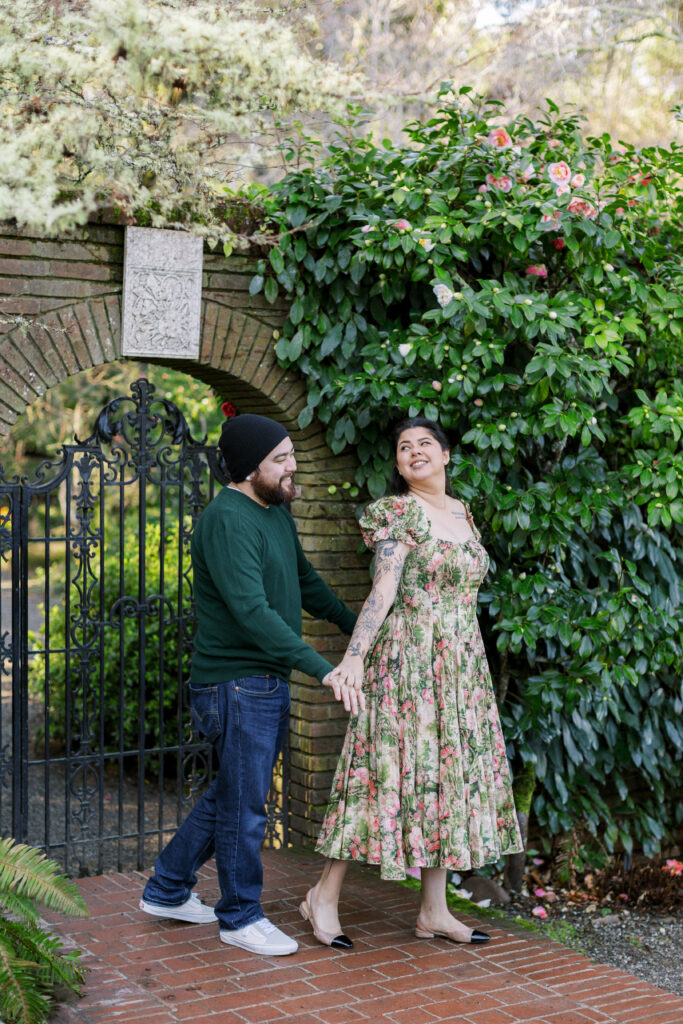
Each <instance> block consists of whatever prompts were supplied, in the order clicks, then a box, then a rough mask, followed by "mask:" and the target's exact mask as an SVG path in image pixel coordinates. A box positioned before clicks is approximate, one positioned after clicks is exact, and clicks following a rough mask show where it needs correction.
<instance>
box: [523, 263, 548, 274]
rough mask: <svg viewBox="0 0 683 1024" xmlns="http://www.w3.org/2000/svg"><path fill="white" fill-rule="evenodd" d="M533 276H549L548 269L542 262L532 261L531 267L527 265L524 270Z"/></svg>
mask: <svg viewBox="0 0 683 1024" xmlns="http://www.w3.org/2000/svg"><path fill="white" fill-rule="evenodd" d="M524 273H525V274H528V275H529V276H531V277H547V276H548V271H547V269H546V268H545V267H544V265H543V264H542V263H532V264H531V266H530V267H527V268H526V270H525V271H524Z"/></svg>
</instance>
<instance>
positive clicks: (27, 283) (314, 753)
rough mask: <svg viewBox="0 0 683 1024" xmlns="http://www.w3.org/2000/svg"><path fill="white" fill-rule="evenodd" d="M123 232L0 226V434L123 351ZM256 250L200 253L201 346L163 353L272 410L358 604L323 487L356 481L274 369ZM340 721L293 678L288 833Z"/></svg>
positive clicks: (318, 812) (336, 744)
mask: <svg viewBox="0 0 683 1024" xmlns="http://www.w3.org/2000/svg"><path fill="white" fill-rule="evenodd" d="M123 232H124V229H123V228H121V227H118V226H115V225H108V224H97V225H94V224H93V225H89V226H88V227H87V228H84V229H83V230H82V231H81V232H79V233H78V235H73V236H70V237H69V238H62V239H56V240H54V239H53V240H46V239H43V238H42V237H40V236H39V235H37V234H31V233H29V232H22V233H19V232H17V231H16V230H15V229H14V228H13V227H12V226H11V225H8V224H5V225H0V437H2V436H3V435H4V438H5V442H4V443H5V444H11V428H12V424H13V423H15V422H16V420H17V418H18V417H19V416H20V415H21V413H22V412H23V411H24V410H25V409H26V407H27V406H28V405H30V404H31V403H32V402H34V401H35V400H36V399H37V398H39V397H40V396H41V395H43V394H44V393H45V391H46V390H47V389H48V388H50V387H52V386H54V385H55V384H57V383H58V382H59V381H60V380H63V379H65V378H66V377H68V376H70V375H72V374H75V373H79V372H81V371H82V370H86V369H88V368H90V367H94V366H100V365H103V364H106V363H109V362H113V361H115V360H118V359H121V354H120V352H121V331H120V322H121V289H122V278H123V238H124V235H123ZM252 274H253V258H250V257H248V256H243V255H242V256H241V255H238V256H231V257H230V258H229V259H227V260H226V259H225V258H224V257H223V256H222V255H220V254H218V253H217V252H212V251H210V250H209V249H207V250H206V251H205V253H204V280H203V313H202V333H201V352H200V358H199V360H198V361H190V360H183V361H175V362H174V361H172V360H168V361H166V363H167V365H172V366H175V367H177V368H178V369H181V370H183V371H184V372H186V373H189V374H191V375H193V376H195V377H197V378H198V379H200V380H202V381H204V382H205V383H207V384H210V385H211V386H212V387H213V388H214V389H215V390H216V391H217V392H218V394H220V395H221V396H222V397H224V398H229V399H230V400H231V401H233V402H234V403H235V404H236V405H237V407H238V408H239V410H240V411H241V412H259V413H262V414H263V415H268V416H273V417H274V418H276V419H278V420H279V421H280V422H282V423H283V424H284V425H285V426H286V427H287V428H288V429H289V431H290V433H291V436H292V439H293V440H294V443H295V445H296V449H297V459H298V463H299V473H298V482H299V484H300V485H301V487H302V497H301V499H299V500H298V501H297V503H296V506H295V510H294V511H295V513H296V518H297V523H298V526H299V531H300V536H301V541H302V545H303V547H304V550H305V551H306V553H307V556H308V557H309V559H310V561H311V562H312V564H313V565H314V566H315V568H316V569H317V570H318V571H319V572H320V573H321V575H322V576H323V577H324V579H325V580H327V582H328V583H329V584H330V585H331V586H332V587H333V588H334V590H335V591H336V593H337V594H339V596H340V597H341V598H342V599H343V600H344V601H346V602H347V603H349V604H350V605H351V606H352V607H355V608H358V607H359V605H360V603H361V602H362V600H363V598H364V597H365V596H366V594H367V591H368V582H369V581H368V572H367V564H368V557H367V555H365V554H359V552H358V546H359V533H358V528H357V524H356V519H355V509H356V506H357V500H353V499H349V498H347V497H346V492H345V491H343V490H341V489H339V490H337V493H336V494H335V495H334V496H331V495H330V494H329V491H328V487H329V486H330V484H333V483H334V484H337V485H339V484H340V483H341V482H342V481H343V480H345V479H352V477H353V473H354V470H355V462H354V459H353V457H352V456H350V455H343V456H334V455H333V454H332V453H331V452H330V450H329V449H328V448H327V446H326V445H325V440H324V431H323V430H322V428H321V427H320V426H319V425H317V424H315V423H313V424H311V426H309V427H308V428H306V429H305V430H303V431H302V430H300V429H299V428H298V425H297V416H298V414H299V412H300V410H301V408H302V407H303V405H304V404H305V389H304V385H303V382H302V381H301V380H300V379H299V378H298V377H297V376H296V375H295V374H294V373H292V371H289V370H283V369H282V368H281V367H279V366H278V364H277V362H276V360H275V357H274V353H273V348H274V345H273V339H272V333H273V330H274V329H275V328H276V327H278V326H279V325H280V324H281V323H282V321H283V319H284V309H283V307H277V306H275V307H274V306H270V305H268V303H266V301H265V299H264V298H263V297H262V296H255V297H252V296H250V295H249V281H250V278H251V276H252ZM304 638H305V639H306V640H307V641H308V642H309V643H311V644H312V645H313V646H314V647H315V648H316V649H317V650H319V651H320V652H321V653H323V654H324V655H325V656H326V657H327V658H328V659H329V660H330V661H332V662H335V661H336V660H337V659H338V658H339V657H340V656H341V654H342V652H343V650H344V647H345V639H344V638H343V637H342V636H341V635H340V633H339V631H338V630H337V629H336V627H334V626H330V625H328V624H327V623H320V622H314V621H312V620H311V619H310V618H308V617H306V618H305V623H304ZM345 725H346V713H345V712H344V710H343V708H342V707H341V706H339V705H337V704H336V703H335V702H334V700H333V699H330V696H329V695H328V692H327V691H326V690H324V688H323V687H321V686H320V684H319V683H318V682H317V681H314V680H311V679H309V678H308V677H305V676H303V675H297V674H295V675H294V677H293V679H292V718H291V735H290V740H291V762H290V769H291V808H292V827H293V832H294V838H295V842H298V843H306V842H309V841H310V840H311V839H312V838H314V837H315V835H316V834H317V826H318V824H319V822H320V819H321V816H322V811H323V809H324V804H325V802H326V799H327V794H328V792H329V787H330V782H331V777H332V771H333V769H334V765H335V763H336V758H337V754H338V751H339V749H340V746H341V740H342V737H343V734H344V730H345Z"/></svg>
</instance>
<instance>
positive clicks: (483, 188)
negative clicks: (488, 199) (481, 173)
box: [479, 185, 489, 195]
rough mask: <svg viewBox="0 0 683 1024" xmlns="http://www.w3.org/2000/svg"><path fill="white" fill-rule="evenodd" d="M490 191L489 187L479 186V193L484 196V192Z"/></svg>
mask: <svg viewBox="0 0 683 1024" xmlns="http://www.w3.org/2000/svg"><path fill="white" fill-rule="evenodd" d="M488 190H489V187H488V185H480V186H479V191H480V192H481V194H482V195H483V194H484V192H488Z"/></svg>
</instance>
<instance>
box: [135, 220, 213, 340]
mask: <svg viewBox="0 0 683 1024" xmlns="http://www.w3.org/2000/svg"><path fill="white" fill-rule="evenodd" d="M202 249H203V244H202V239H201V238H196V237H195V236H194V235H190V234H188V233H187V232H186V231H165V230H162V229H159V228H126V242H125V249H124V257H123V332H122V334H123V337H122V348H121V354H122V355H124V356H145V357H147V358H154V357H155V356H166V357H171V358H173V359H197V358H198V357H199V325H200V317H201V303H202Z"/></svg>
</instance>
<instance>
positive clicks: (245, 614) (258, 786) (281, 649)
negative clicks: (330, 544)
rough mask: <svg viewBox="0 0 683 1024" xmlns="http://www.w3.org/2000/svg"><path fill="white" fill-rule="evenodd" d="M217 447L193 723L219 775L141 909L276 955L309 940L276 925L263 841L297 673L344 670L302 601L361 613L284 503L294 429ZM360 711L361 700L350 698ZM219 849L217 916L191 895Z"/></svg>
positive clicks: (205, 523)
mask: <svg viewBox="0 0 683 1024" xmlns="http://www.w3.org/2000/svg"><path fill="white" fill-rule="evenodd" d="M219 447H220V449H221V452H222V453H223V457H224V459H225V463H226V465H227V468H228V472H229V473H230V479H231V483H230V484H229V486H227V487H224V488H223V489H222V490H221V491H220V492H219V493H218V494H217V495H216V497H215V498H214V499H213V501H211V502H210V503H209V505H208V506H207V508H206V509H205V510H204V512H203V513H202V515H201V516H200V518H199V520H198V522H197V525H196V528H195V531H194V534H193V537H192V566H193V571H194V589H195V600H196V608H197V622H198V628H197V634H196V637H195V643H194V654H193V658H192V670H191V674H190V704H191V713H192V719H193V722H194V724H195V726H196V727H197V728H198V729H199V730H200V731H201V732H202V733H203V734H204V735H205V736H206V737H207V738H208V739H209V740H211V741H212V742H213V743H214V744H215V746H216V750H217V753H218V762H219V768H218V773H217V775H216V778H215V779H214V781H213V783H212V784H211V786H210V787H209V789H208V790H207V792H206V793H205V794H204V795H203V796H202V797H201V799H200V800H199V801H198V802H197V803H196V804H195V806H194V807H193V809H192V811H191V812H190V814H189V816H188V817H187V819H186V820H185V821H184V823H183V824H182V825H181V827H180V828H179V829H178V831H177V832H176V834H175V836H174V837H173V839H171V841H170V842H169V843H168V845H167V846H166V847H165V848H164V850H162V852H161V854H160V855H159V857H158V859H157V862H156V864H155V868H154V875H153V876H152V877H151V878H150V879H149V881H148V882H147V885H146V886H145V891H144V893H143V897H142V899H141V901H140V909H141V910H144V911H145V912H146V913H148V914H152V915H153V916H155V917H165V918H175V919H176V920H180V921H191V922H194V923H196V924H197V923H208V922H211V921H215V920H216V918H217V919H218V923H219V928H220V938H221V940H222V941H223V942H226V943H228V944H229V945H233V946H240V947H241V948H243V949H248V950H250V951H251V952H255V953H262V954H266V955H270V956H283V955H286V954H288V953H294V952H296V950H297V948H298V947H297V943H296V942H295V941H294V940H293V939H291V938H289V937H288V936H287V935H285V934H284V933H283V932H281V931H280V930H279V929H278V928H276V927H275V926H274V925H273V924H271V922H270V921H268V920H267V918H266V917H264V914H263V910H262V909H261V904H260V896H261V890H262V888H263V869H262V865H261V857H260V847H261V844H262V842H263V837H264V834H265V825H266V813H265V802H266V797H267V794H268V789H269V786H270V781H271V775H272V771H273V767H274V765H275V762H276V761H277V758H278V755H279V753H280V750H281V748H282V744H283V742H284V739H285V735H286V732H287V726H288V718H289V687H288V683H287V680H288V678H289V673H290V671H291V670H292V669H293V668H296V669H299V670H301V671H303V672H306V673H308V674H309V675H312V676H315V677H317V678H318V679H320V680H321V681H322V682H324V683H326V684H327V685H333V689H334V691H335V696H337V698H338V699H339V698H340V696H343V699H344V703H345V705H346V706H347V707H348V706H349V697H348V694H342V693H340V687H339V684H338V683H337V682H336V680H333V679H328V678H326V677H328V674H329V673H331V672H332V670H333V666H332V665H330V663H329V662H327V661H326V660H325V659H324V658H322V657H321V656H320V655H319V654H318V653H317V652H316V651H314V650H313V648H312V647H310V646H309V645H308V644H306V643H304V642H303V640H302V639H301V607H302V605H303V607H304V608H305V610H306V611H307V612H309V613H310V614H311V615H313V616H315V617H316V618H322V619H327V620H328V621H330V622H333V623H336V625H338V626H339V627H340V629H342V630H343V631H344V632H345V633H347V634H350V633H351V632H352V630H353V626H354V623H355V618H356V617H355V615H354V614H353V612H351V611H350V610H349V609H348V608H347V607H346V606H345V605H344V604H343V603H342V602H341V601H340V600H339V599H338V598H337V597H335V595H334V594H333V593H332V591H331V590H330V589H329V587H328V586H327V584H326V583H324V582H323V580H322V579H321V578H320V577H319V576H318V574H317V573H316V572H315V570H314V569H313V567H312V566H311V565H310V563H309V562H308V561H307V560H306V557H305V555H304V553H303V551H302V549H301V545H300V543H299V539H298V537H297V533H296V527H295V525H294V520H293V519H292V517H291V515H290V514H289V512H288V510H287V508H286V507H285V503H286V502H289V501H290V500H291V499H292V498H293V497H294V473H295V470H296V461H295V458H294V448H293V446H292V442H291V439H290V438H289V435H288V434H287V431H286V430H285V429H284V427H282V426H281V425H280V424H279V423H276V422H275V421H274V420H270V419H266V418H265V417H264V416H255V415H252V414H250V413H248V414H245V415H242V416H237V417H235V418H234V419H229V420H226V422H225V423H224V425H223V430H222V434H221V439H220V441H219ZM351 702H352V705H354V708H353V709H354V710H355V706H356V699H355V696H352V697H351ZM213 854H215V857H216V868H217V872H218V882H219V885H220V890H221V896H220V899H219V901H218V903H217V904H216V907H215V914H214V911H212V910H211V909H210V908H209V907H206V906H204V905H203V904H202V903H201V901H200V900H199V899H198V897H197V896H196V895H195V894H193V893H192V888H193V886H194V885H195V883H196V881H197V877H196V872H197V870H198V868H199V867H200V866H201V865H202V864H203V863H204V862H205V861H207V860H208V859H209V857H211V856H212V855H213Z"/></svg>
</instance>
